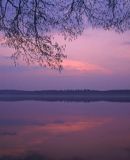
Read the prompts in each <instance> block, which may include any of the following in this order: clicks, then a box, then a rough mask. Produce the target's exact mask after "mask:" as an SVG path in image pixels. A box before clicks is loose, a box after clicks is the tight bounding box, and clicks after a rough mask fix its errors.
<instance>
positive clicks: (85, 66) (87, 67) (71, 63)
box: [63, 60, 111, 74]
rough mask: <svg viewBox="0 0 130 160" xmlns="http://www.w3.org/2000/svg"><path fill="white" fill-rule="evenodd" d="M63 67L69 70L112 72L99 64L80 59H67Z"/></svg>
mask: <svg viewBox="0 0 130 160" xmlns="http://www.w3.org/2000/svg"><path fill="white" fill-rule="evenodd" d="M63 67H64V68H65V69H68V70H75V71H79V72H83V73H84V72H86V73H91V72H96V73H99V72H101V73H105V74H110V73H111V71H110V70H108V69H106V68H104V67H101V66H99V65H95V64H91V63H87V62H82V61H78V60H65V61H64V62H63Z"/></svg>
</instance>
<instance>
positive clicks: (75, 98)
mask: <svg viewBox="0 0 130 160" xmlns="http://www.w3.org/2000/svg"><path fill="white" fill-rule="evenodd" d="M24 100H35V101H65V102H94V101H111V102H130V90H108V91H96V90H43V91H42V90H41V91H20V90H1V91H0V101H24Z"/></svg>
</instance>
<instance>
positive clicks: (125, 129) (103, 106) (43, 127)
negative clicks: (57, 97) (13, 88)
mask: <svg viewBox="0 0 130 160" xmlns="http://www.w3.org/2000/svg"><path fill="white" fill-rule="evenodd" d="M30 107H31V110H30ZM0 110H1V112H0V155H23V154H25V153H28V152H37V153H39V154H43V155H45V156H47V157H49V158H52V160H53V159H54V160H55V159H60V160H61V159H65V158H67V159H73V158H74V157H79V158H80V159H81V160H82V159H86V158H87V157H89V158H91V159H92V160H95V157H96V158H99V159H101V160H104V157H105V159H107V158H108V159H111V160H114V158H115V159H119V158H120V159H124V160H128V159H129V157H130V152H129V149H130V125H129V124H130V107H129V103H105V102H99V103H60V102H56V103H51V102H20V103H19V102H11V103H8V102H4V103H3V102H1V103H0Z"/></svg>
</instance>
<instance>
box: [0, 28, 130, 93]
mask: <svg viewBox="0 0 130 160" xmlns="http://www.w3.org/2000/svg"><path fill="white" fill-rule="evenodd" d="M129 34H130V32H125V33H120V34H119V33H116V32H114V31H104V30H100V29H95V30H92V29H89V28H88V29H87V30H85V31H84V33H83V34H82V35H81V36H79V37H78V38H77V39H76V40H73V41H64V40H63V37H61V36H56V38H55V39H56V40H57V41H58V42H59V43H61V44H65V43H66V51H65V54H66V55H67V56H68V58H67V59H66V60H65V61H64V62H63V66H64V70H63V71H62V72H61V73H59V72H57V71H52V70H48V69H44V68H40V67H38V66H36V65H35V66H33V65H31V66H27V65H26V64H24V63H23V62H22V61H20V62H19V65H18V66H17V67H14V65H13V62H12V61H11V60H10V58H9V56H10V55H11V53H12V50H11V49H8V48H5V47H1V48H0V88H1V89H26V90H27V89H30V90H33V89H70V88H72V89H76V88H81V89H82V88H89V89H128V88H130V72H129V70H130V52H129V51H130V39H129ZM16 82H17V83H16ZM106 84H107V85H106Z"/></svg>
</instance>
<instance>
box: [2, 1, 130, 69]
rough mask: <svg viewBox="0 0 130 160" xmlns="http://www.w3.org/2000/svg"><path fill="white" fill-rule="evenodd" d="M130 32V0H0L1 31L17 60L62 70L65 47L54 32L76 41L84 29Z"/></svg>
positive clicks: (13, 56)
mask: <svg viewBox="0 0 130 160" xmlns="http://www.w3.org/2000/svg"><path fill="white" fill-rule="evenodd" d="M87 26H92V27H95V28H98V27H101V28H103V29H114V30H115V31H118V32H124V31H126V30H129V29H130V1H129V0H54V1H52V0H0V32H1V34H2V35H3V36H4V37H5V44H6V45H7V46H9V47H12V48H14V49H15V53H14V54H13V55H12V58H13V59H14V61H16V60H17V59H18V58H19V57H22V58H23V59H24V60H25V61H26V62H27V63H35V62H36V63H39V64H40V65H42V66H49V67H50V68H57V69H61V68H62V65H61V64H62V60H63V59H64V58H65V57H66V56H65V55H64V47H63V46H60V45H59V44H58V43H57V42H53V36H52V35H53V33H54V32H55V33H57V32H58V33H62V34H63V35H64V36H65V38H68V37H69V38H75V37H77V36H78V35H80V34H81V33H82V32H83V30H84V28H85V27H87Z"/></svg>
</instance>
